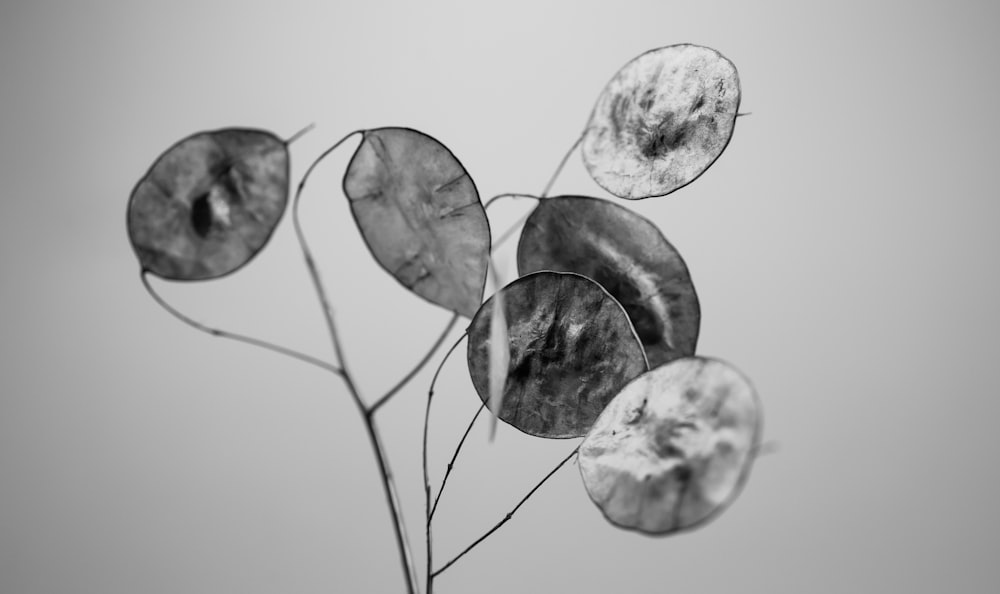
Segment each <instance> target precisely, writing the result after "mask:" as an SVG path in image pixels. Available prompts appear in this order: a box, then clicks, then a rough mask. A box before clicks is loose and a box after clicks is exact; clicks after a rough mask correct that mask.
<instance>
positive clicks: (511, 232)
mask: <svg viewBox="0 0 1000 594" xmlns="http://www.w3.org/2000/svg"><path fill="white" fill-rule="evenodd" d="M581 142H583V134H581V135H580V137H579V138H577V139H576V142H574V143H573V146H571V147H570V148H569V150H568V151H566V154H565V155H563V158H562V161H560V162H559V166H558V167H556V170H555V172H554V173H553V174H552V177H551V178H549V183H547V184H545V189H544V190H542V193H541V195H539V196H532V195H531V194H500V195H498V196H494V197H493V198H491V199H490V201H489V202H487V203H486V205H487V206H489V205H490V204H492V203H493V201H494V200H497V199H500V198H506V197H508V196H510V197H518V198H521V197H523V198H537V199H538V200H544V199H545V198H547V197H548V195H549V192H550V191H551V190H552V186H553V185H555V183H556V180H557V179H558V178H559V174H560V173H561V172H562V170H563V167H565V166H566V162H567V161H569V157H570V155H572V154H573V151H575V150H576V147H578V146H580V143H581ZM530 216H531V213H530V212H529V213H527V214H525V215H524V216H522V217H521V218H520V219H518V220H517V222H515V223H514V224H513V225H511V227H510V229H507V230H506V231H504V232H503V233H502V234H501V235H500V237H498V238H497V240H496V241H494V242H493V248H492V249H493V250H496V249H497V248H498V247H500V246H501V245H503V243H504V242H506V241H507V240H508V239H510V238H511V237H512V236H513V235H514V234H515V233H517V230H518V229H520V228H521V225H523V224H524V222H525V221H527V220H528V217H530Z"/></svg>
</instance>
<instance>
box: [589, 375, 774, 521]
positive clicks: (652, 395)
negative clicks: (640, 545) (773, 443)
mask: <svg viewBox="0 0 1000 594" xmlns="http://www.w3.org/2000/svg"><path fill="white" fill-rule="evenodd" d="M760 427H761V416H760V407H759V404H758V401H757V395H756V393H755V392H754V390H753V387H752V386H751V385H750V383H749V382H748V381H747V380H746V378H744V377H743V375H741V374H740V373H739V372H738V371H736V370H735V369H734V368H732V367H731V366H729V365H728V364H726V363H723V362H722V361H718V360H715V359H704V358H700V357H690V358H685V359H678V360H676V361H673V362H672V363H669V364H667V365H664V366H662V367H657V368H656V369H653V370H652V371H650V372H649V373H646V374H644V375H642V376H640V377H639V378H638V379H636V380H635V381H633V382H632V383H630V384H628V385H627V386H625V388H624V389H623V390H622V391H621V393H620V394H618V395H617V396H615V398H614V400H612V401H611V403H610V404H609V405H608V406H607V408H605V409H604V412H603V413H601V416H600V418H598V419H597V422H595V423H594V426H593V427H592V428H591V430H590V433H588V434H587V438H586V439H584V440H583V444H582V445H581V446H580V474H581V475H582V476H583V484H584V486H585V487H586V488H587V493H588V494H589V495H590V498H591V499H592V500H593V501H594V503H596V504H597V506H598V507H600V508H601V511H603V512H604V515H605V517H607V519H608V520H609V521H610V522H611V523H613V524H616V525H618V526H621V527H623V528H631V529H635V530H639V531H641V532H646V533H649V534H669V533H672V532H676V531H679V530H685V529H689V528H693V527H695V526H697V525H699V524H701V523H702V522H704V521H706V520H708V519H709V518H711V517H713V516H714V515H715V514H716V513H718V512H720V511H721V510H722V509H724V508H725V506H726V505H727V504H728V503H729V502H731V501H732V500H733V499H734V498H735V497H736V494H737V493H738V492H739V489H740V487H742V485H743V482H744V481H745V479H746V476H747V474H748V472H749V469H750V465H751V462H752V460H753V456H754V451H755V450H756V448H757V446H758V441H759V438H760Z"/></svg>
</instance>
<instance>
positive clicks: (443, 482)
mask: <svg viewBox="0 0 1000 594" xmlns="http://www.w3.org/2000/svg"><path fill="white" fill-rule="evenodd" d="M484 408H486V403H485V402H483V403H482V404H480V405H479V408H477V409H476V414H474V415H472V420H471V421H469V426H468V427H466V428H465V433H463V434H462V439H460V440H459V441H458V446H457V447H456V448H455V453H454V454H452V455H451V461H450V462H448V468H447V469H446V470H445V471H444V479H442V480H441V487H440V488H439V489H438V492H437V495H436V496H435V497H434V505H432V506H431V513H430V515H429V517H428V518H427V522H428V523H430V521H431V520H433V519H434V512H435V511H437V507H438V501H441V493H444V486H445V485H446V484H448V477H449V476H451V471H452V469H454V468H455V460H458V453H459V452H461V451H462V446H463V445H465V438H466V437H468V436H469V433H470V432H471V431H472V426H473V425H475V424H476V419H478V418H479V415H480V413H482V412H483V409H484Z"/></svg>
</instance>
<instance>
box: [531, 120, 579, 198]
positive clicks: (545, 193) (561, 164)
mask: <svg viewBox="0 0 1000 594" xmlns="http://www.w3.org/2000/svg"><path fill="white" fill-rule="evenodd" d="M586 133H587V131H586V130H584V131H583V132H582V133H581V134H580V137H579V138H577V139H576V142H574V143H573V146H571V147H569V150H568V151H566V154H565V155H563V158H562V161H559V166H558V167H556V170H555V173H553V174H552V177H551V178H549V183H547V184H545V189H544V190H542V198H546V197H547V196H548V195H549V192H550V191H551V190H552V186H553V185H555V183H556V179H557V178H558V177H559V174H560V173H562V170H563V167H565V166H566V162H567V161H569V156H570V155H572V154H573V151H575V150H576V147H578V146H580V143H581V142H583V136H584V134H586Z"/></svg>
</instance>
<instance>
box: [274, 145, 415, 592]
mask: <svg viewBox="0 0 1000 594" xmlns="http://www.w3.org/2000/svg"><path fill="white" fill-rule="evenodd" d="M359 133H360V134H364V132H363V131H361V130H357V131H354V132H351V133H350V134H348V135H347V136H344V137H343V138H342V139H341V140H339V141H338V142H337V143H336V144H334V145H333V146H332V147H330V148H328V149H327V150H325V151H324V152H323V153H322V154H321V155H320V156H319V157H317V158H316V160H315V161H313V162H312V164H311V165H310V166H309V168H308V169H307V170H306V172H305V174H304V175H303V176H302V181H300V182H299V186H298V189H297V190H296V192H295V199H294V201H293V203H292V221H293V223H294V224H295V234H296V236H297V237H298V240H299V246H300V247H301V249H302V256H303V258H305V261H306V268H308V270H309V276H310V278H312V281H313V286H314V287H315V289H316V295H317V297H319V301H320V306H321V308H322V309H323V315H324V317H325V318H326V325H327V329H328V330H329V333H330V340H331V341H332V342H333V350H334V352H335V354H336V357H337V361H338V363H340V370H341V371H340V377H341V378H342V379H343V380H344V384H345V385H346V386H347V390H348V392H350V394H351V399H352V400H353V401H354V404H355V406H356V407H357V409H358V413H359V414H360V415H361V419H362V421H363V422H364V424H365V429H366V430H367V432H368V439H369V441H370V442H371V446H372V450H373V451H374V453H375V459H376V461H377V462H378V468H379V475H380V476H381V478H382V487H383V490H384V491H385V497H386V503H388V505H389V513H390V515H391V516H392V524H393V528H394V529H395V533H396V544H397V546H398V548H399V556H400V562H401V563H402V565H403V573H404V575H405V576H406V589H407V592H408V593H409V594H416V593H417V592H418V591H419V588H418V586H417V584H418V583H419V582H418V580H417V572H416V569H415V567H414V565H413V555H412V553H411V552H410V543H409V539H408V538H407V536H406V526H405V523H404V522H403V513H402V507H401V506H400V504H399V497H398V495H397V493H396V483H395V480H394V479H393V476H392V470H391V469H390V468H389V461H388V459H387V458H386V455H385V446H384V445H383V444H382V440H381V438H380V437H379V433H378V428H377V427H376V426H375V419H374V418H373V417H372V415H370V414H369V413H368V409H367V407H366V406H365V403H364V401H363V400H362V399H361V394H360V393H359V392H358V389H357V386H356V385H355V384H354V380H353V379H352V378H351V373H350V371H349V369H348V366H347V362H346V361H345V360H344V352H343V346H342V345H341V342H340V335H339V334H338V333H337V326H336V324H335V323H334V321H333V311H332V309H331V308H330V301H329V299H328V298H327V295H326V290H325V289H324V288H323V283H322V281H321V280H320V277H319V270H318V269H317V268H316V262H315V260H314V259H313V256H312V252H311V251H310V250H309V244H308V242H306V238H305V234H304V233H303V232H302V224H301V222H300V220H299V203H300V202H301V198H302V190H303V189H304V188H305V184H306V181H307V180H308V179H309V175H310V174H312V172H313V170H314V169H315V168H316V166H317V165H319V164H320V162H321V161H323V159H325V158H326V157H327V156H328V155H330V153H332V152H333V151H334V150H336V149H337V147H339V146H340V145H341V144H343V143H344V142H346V141H347V139H348V138H350V137H351V136H354V135H355V134H359Z"/></svg>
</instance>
